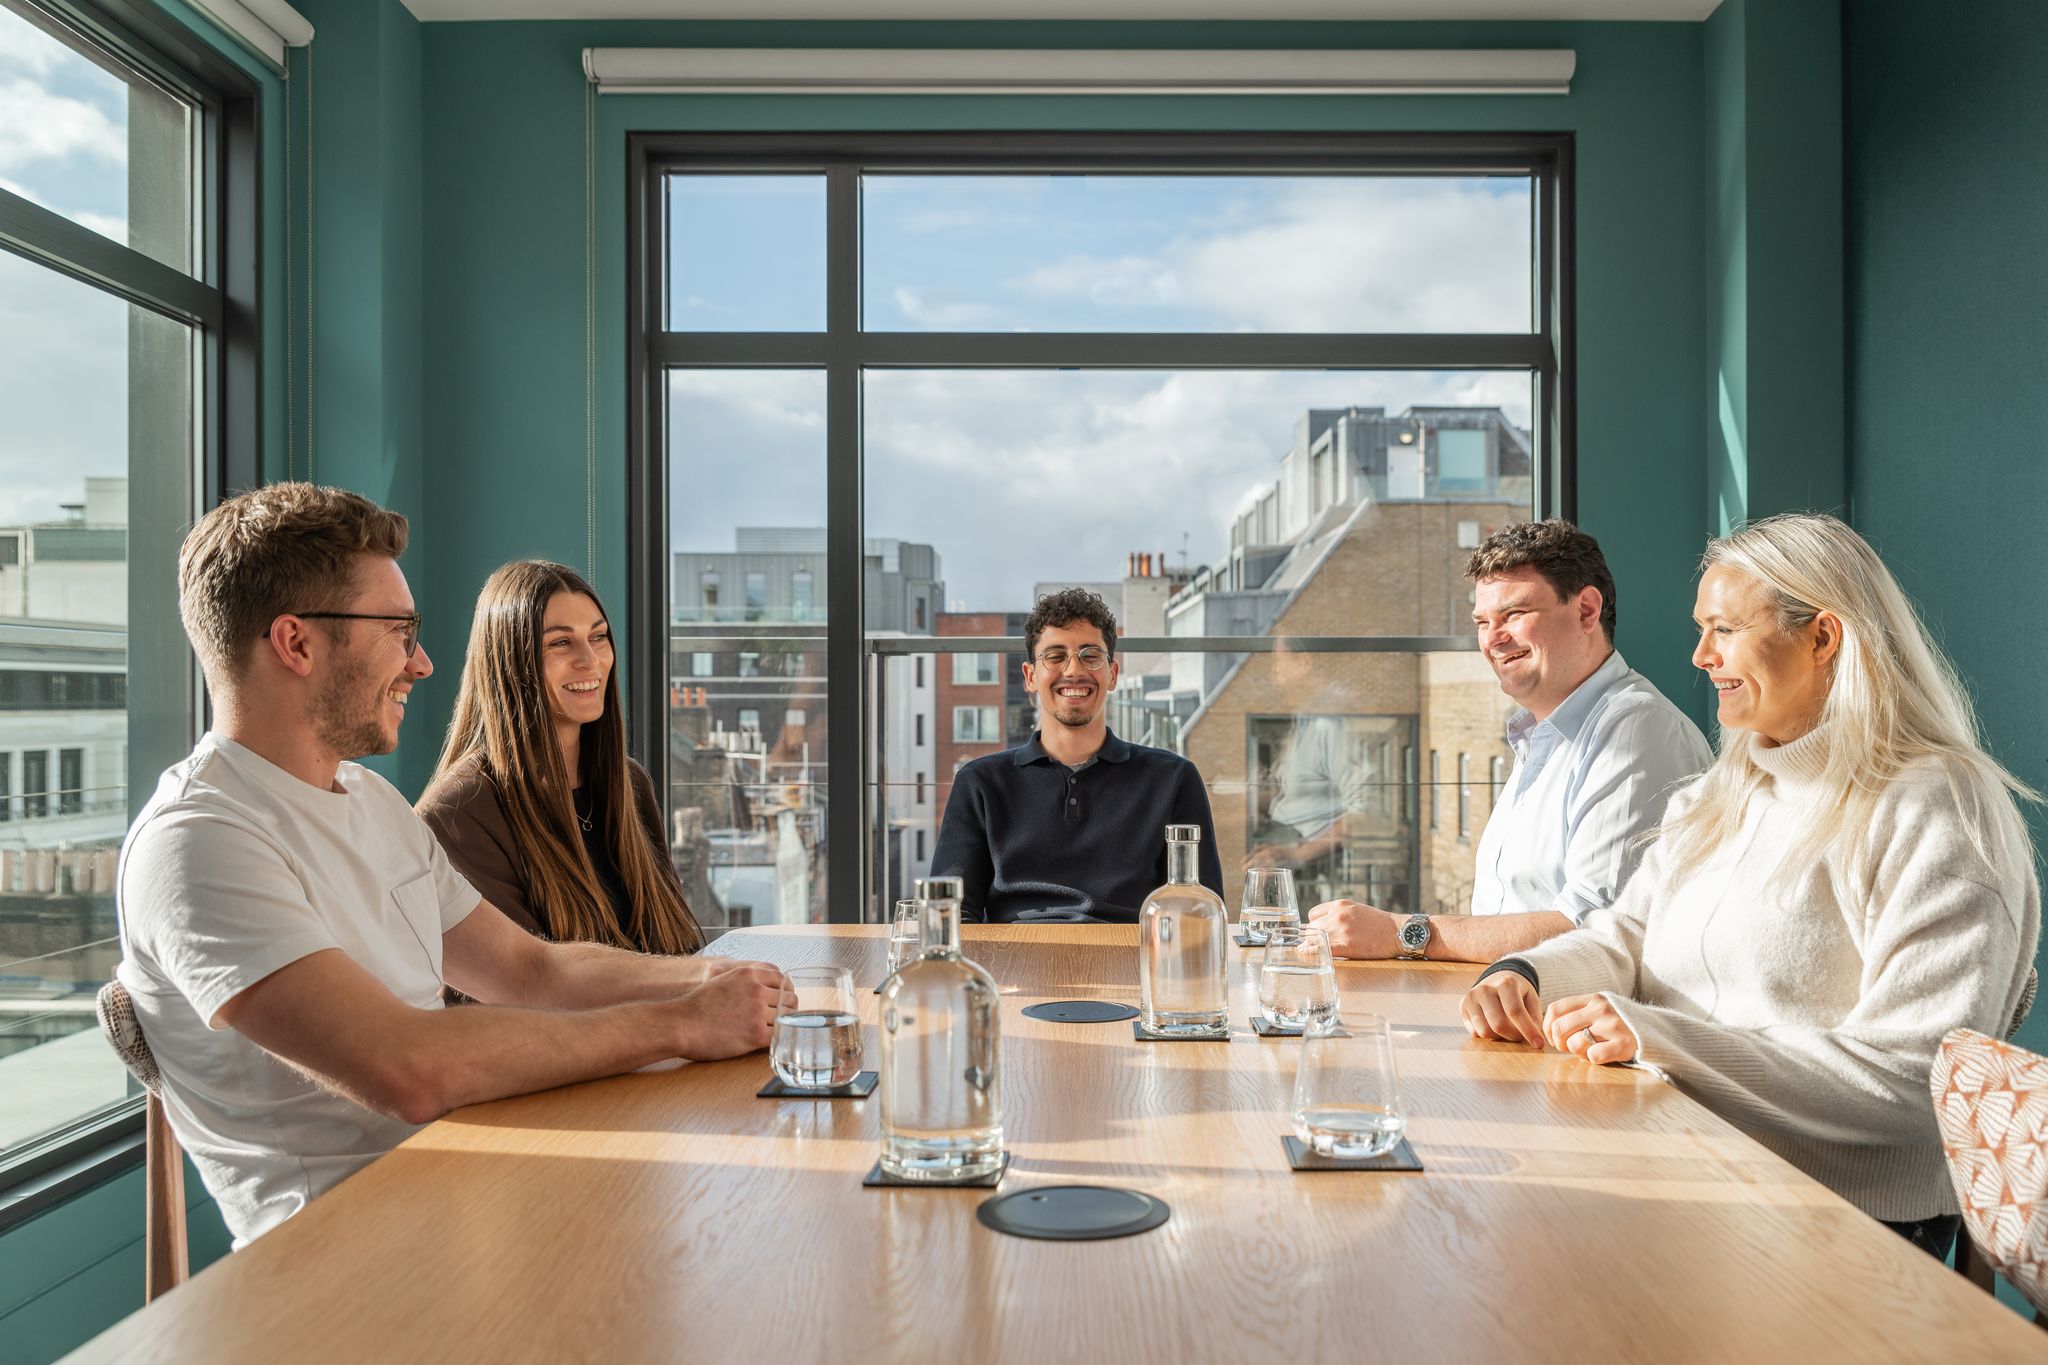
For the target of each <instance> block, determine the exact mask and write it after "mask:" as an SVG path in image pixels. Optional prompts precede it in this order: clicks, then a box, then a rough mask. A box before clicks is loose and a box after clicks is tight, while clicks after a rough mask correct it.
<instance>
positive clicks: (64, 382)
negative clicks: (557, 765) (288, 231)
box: [0, 0, 260, 1216]
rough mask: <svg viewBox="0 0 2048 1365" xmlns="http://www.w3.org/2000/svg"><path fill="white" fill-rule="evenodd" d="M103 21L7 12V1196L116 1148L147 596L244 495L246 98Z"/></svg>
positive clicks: (166, 757)
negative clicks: (116, 1022)
mask: <svg viewBox="0 0 2048 1365" xmlns="http://www.w3.org/2000/svg"><path fill="white" fill-rule="evenodd" d="M118 13H119V14H120V15H125V16H128V17H127V18H125V19H117V18H116V17H115V13H114V11H112V10H111V9H109V10H107V11H103V10H102V9H101V8H100V7H99V6H97V5H94V4H91V3H87V0H76V2H74V0H47V2H45V0H0V103H4V104H5V106H6V108H7V113H6V114H5V115H4V116H0V125H4V131H0V821H4V823H0V1185H5V1186H8V1187H9V1188H10V1190H13V1191H16V1192H19V1191H22V1190H27V1189H30V1188H32V1187H33V1188H35V1189H43V1188H45V1187H49V1188H54V1185H52V1183H51V1182H53V1181H56V1180H57V1177H56V1176H54V1175H52V1174H50V1173H51V1172H54V1171H56V1170H57V1169H58V1168H59V1167H60V1166H61V1165H62V1163H64V1162H66V1161H69V1160H71V1159H73V1158H74V1157H75V1156H76V1155H77V1154H78V1153H79V1152H80V1151H81V1150H83V1148H84V1147H85V1146H87V1145H93V1144H102V1143H104V1141H105V1139H106V1136H107V1133H108V1130H109V1128H110V1127H111V1128H120V1127H121V1126H122V1125H128V1124H133V1123H134V1122H135V1119H134V1112H135V1110H136V1108H137V1104H136V1098H135V1097H136V1095H137V1093H138V1091H137V1088H136V1087H135V1085H134V1084H133V1083H132V1082H131V1081H130V1080H129V1078H128V1076H127V1074H126V1072H124V1071H123V1070H122V1068H121V1066H120V1064H119V1063H118V1062H117V1061H116V1060H115V1058H114V1056H113V1053H112V1051H111V1050H110V1049H109V1048H108V1047H107V1045H106V1043H105V1042H104V1041H103V1040H102V1039H101V1038H100V1037H99V1031H98V1027H97V1025H96V1022H95V1019H94V1015H93V997H94V994H95V993H96V991H97V990H98V989H99V987H100V986H101V985H102V984H103V983H104V982H106V981H107V979H108V978H109V977H110V976H111V975H112V972H113V968H114V964H115V962H116V960H117V959H118V957H119V944H118V942H117V941H116V933H115V922H114V901H113V889H114V866H115V856H116V852H117V850H118V848H119V846H120V841H121V837H122V835H123V833H124V832H125V830H126V828H127V824H128V821H129V818H130V816H131V815H132V813H133V811H134V809H135V808H136V807H137V806H138V805H139V804H140V801H141V799H142V798H143V796H144V795H146V793H147V792H148V791H149V790H150V788H151V787H152V786H153V784H154V779H155V775H156V773H157V772H158V771H159V770H161V769H162V768H163V767H165V766H167V765H168V764H170V763H172V762H175V761H176V760H177V759H178V758H179V757H180V756H181V755H182V754H183V753H184V752H185V751H186V750H187V749H188V748H189V747H190V745H191V743H192V740H193V737H194V735H195V733H196V730H197V725H198V718H199V698H198V695H197V689H196V686H195V681H196V680H195V675H194V669H193V664H192V660H191V656H190V653H189V652H188V650H187V648H186V645H185V640H184V636H183V632H182V631H181V630H180V629H179V626H178V616H177V599H176V585H175V582H174V581H173V578H174V576H173V575H171V574H168V573H166V572H165V571H164V569H165V566H166V565H170V564H173V563H175V561H176V554H177V544H178V540H179V538H180V536H181V535H182V534H183V531H184V528H185V527H186V526H188V525H189V524H190V523H191V521H192V519H193V517H194V516H196V515H197V513H198V511H199V509H200V507H201V506H202V505H203V503H204V500H205V499H206V498H208V497H210V496H213V495H215V494H217V492H218V490H219V489H220V488H221V487H222V486H224V485H225V484H227V483H228V482H229V481H230V480H231V479H232V481H233V482H234V483H237V484H241V483H248V482H253V479H254V475H255V456H254V450H255V440H256V420H255V415H256V387H257V383H258V377H259V368H260V367H259V366H258V364H257V349H256V338H255V334H254V331H253V328H254V325H255V323H254V319H255V318H256V317H257V316H258V312H259V310H258V308H257V306H256V298H255V278H256V274H255V242H254V240H253V231H252V229H251V225H252V224H253V221H254V207H255V175H254V166H255V160H256V158H255V148H256V143H255V126H256V118H255V99H256V91H255V88H254V86H253V85H252V84H251V83H249V82H248V81H247V80H246V79H245V78H244V77H242V76H241V75H240V74H239V73H237V72H236V71H235V70H234V69H233V68H232V67H231V66H229V65H228V64H226V63H225V62H223V61H221V60H220V59H219V58H218V57H217V56H216V55H214V54H212V53H211V52H209V51H208V50H206V49H205V48H203V47H202V46H200V45H199V44H198V43H197V42H196V41H195V40H194V39H193V38H192V37H191V36H190V34H189V33H188V32H187V31H186V30H184V29H183V28H182V27H181V26H179V25H176V24H173V23H170V22H169V21H161V20H154V19H151V18H150V17H149V16H148V15H147V14H139V15H138V14H137V13H136V12H135V11H132V10H130V9H128V8H125V7H124V8H122V9H121V10H119V11H118ZM39 1182H40V1183H39ZM33 1207H34V1197H32V1196H30V1195H26V1194H18V1195H17V1197H16V1198H15V1199H14V1200H13V1201H12V1202H10V1203H8V1204H7V1205H6V1208H7V1210H8V1216H12V1215H13V1214H15V1213H17V1212H19V1211H21V1210H24V1209H32V1208H33Z"/></svg>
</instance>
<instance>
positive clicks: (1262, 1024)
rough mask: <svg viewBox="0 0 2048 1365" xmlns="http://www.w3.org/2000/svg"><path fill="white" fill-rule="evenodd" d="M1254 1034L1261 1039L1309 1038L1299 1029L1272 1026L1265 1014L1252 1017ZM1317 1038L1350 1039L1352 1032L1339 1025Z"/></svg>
mask: <svg viewBox="0 0 2048 1365" xmlns="http://www.w3.org/2000/svg"><path fill="white" fill-rule="evenodd" d="M1252 1032H1253V1033H1256V1034H1258V1035H1259V1036H1260V1037H1261V1038H1306V1037H1308V1035H1307V1034H1306V1033H1304V1032H1303V1031H1302V1030H1300V1029H1298V1028H1295V1029H1287V1028H1275V1027H1274V1026H1273V1025H1272V1024H1270V1023H1268V1022H1267V1021H1266V1016H1265V1015H1263V1014H1254V1015H1253V1016H1252ZM1316 1036H1317V1037H1319V1038H1349V1037H1350V1036H1351V1030H1350V1029H1348V1028H1345V1027H1344V1026H1343V1025H1342V1024H1339V1025H1338V1026H1337V1027H1336V1028H1333V1029H1331V1030H1330V1031H1329V1032H1327V1033H1321V1034H1318V1035H1316Z"/></svg>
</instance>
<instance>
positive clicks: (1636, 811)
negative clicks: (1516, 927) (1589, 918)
mask: <svg viewBox="0 0 2048 1365" xmlns="http://www.w3.org/2000/svg"><path fill="white" fill-rule="evenodd" d="M1507 739H1508V747H1509V748H1511V749H1513V750H1514V753H1515V768H1514V771H1513V772H1512V773H1511V774H1509V776H1508V781H1507V785H1506V787H1505V788H1503V789H1502V791H1501V795H1500V799H1499V800H1498V801H1497V802H1495V803H1494V807H1493V813H1492V814H1491V815H1490V816H1488V817H1487V820H1486V832H1485V833H1484V834H1482V835H1481V836H1480V838H1479V857H1478V861H1477V863H1476V865H1475V866H1474V868H1473V878H1472V913H1473V914H1475V915H1513V914H1521V913H1524V912H1527V911H1534V910H1555V911H1557V912H1559V913H1560V914H1563V915H1566V916H1569V917H1570V918H1571V920H1572V921H1573V922H1574V923H1577V922H1578V921H1580V920H1582V919H1584V918H1585V917H1586V915H1587V914H1588V913H1590V912H1591V911H1594V910H1598V909H1602V908H1604V907H1606V906H1608V905H1612V904H1613V903H1614V900H1615V897H1616V896H1618V895H1619V894H1620V893H1621V887H1622V883H1624V882H1625V881H1627V880H1628V875H1629V873H1630V872H1632V871H1634V870H1635V866H1636V864H1637V863H1638V862H1639V861H1641V858H1642V850H1641V848H1640V847H1638V846H1637V843H1636V836H1638V835H1639V834H1641V833H1642V832H1643V831H1645V830H1648V829H1651V828H1654V827H1655V826H1656V824H1657V822H1658V821H1659V820H1661V819H1662V818H1663V816H1664V805H1665V803H1666V802H1667V801H1669V800H1670V799H1671V793H1672V792H1673V791H1675V790H1676V789H1677V788H1679V787H1681V786H1683V785H1684V784H1685V783H1687V782H1688V781H1690V780H1691V779H1692V778H1694V777H1696V776H1697V775H1698V774H1699V773H1700V772H1702V771H1703V770H1704V769H1705V768H1706V766H1707V765H1708V764H1709V763H1711V762H1712V761H1713V758H1714V753H1713V750H1712V749H1710V748H1709V747H1708V746H1707V741H1706V739H1705V738H1704V737H1703V736H1702V735H1701V734H1700V731H1699V727H1698V726H1696V725H1694V724H1693V723H1692V721H1691V720H1690V719H1688V718H1687V717H1686V715H1685V713H1684V712H1683V711H1680V710H1679V709H1678V708H1677V707H1676V706H1673V705H1672V704H1671V702H1670V701H1669V700H1668V699H1666V697H1665V696H1664V694H1663V693H1662V692H1659V691H1658V690H1657V689H1656V688H1655V687H1653V686H1651V684H1650V680H1649V679H1647V678H1645V677H1644V676H1643V675H1642V674H1640V673H1637V672H1636V671H1635V670H1633V669H1631V668H1630V667H1629V666H1628V664H1627V663H1626V662H1625V661H1624V660H1623V659H1622V657H1621V652H1620V651H1619V650H1616V651H1615V652H1614V653H1612V654H1609V655H1608V656H1607V662H1605V663H1603V664H1601V665H1600V667H1598V668H1597V669H1595V670H1593V674H1592V676H1591V677H1589V678H1587V679H1586V680H1585V681H1584V682H1582V683H1580V684H1579V686H1578V689H1577V690H1576V691H1574V692H1573V693H1572V694H1571V695H1570V696H1569V697H1567V698H1565V699H1564V702H1563V703H1562V704H1561V705H1559V706H1558V708H1557V709H1556V710H1555V711H1553V712H1551V713H1550V715H1549V716H1548V717H1546V718H1545V719H1543V720H1540V721H1539V720H1537V719H1536V718H1535V717H1534V716H1532V715H1530V714H1529V712H1528V711H1526V710H1523V709H1520V708H1517V709H1516V711H1515V712H1514V714H1513V715H1512V716H1510V717H1509V718H1508V733H1507Z"/></svg>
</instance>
